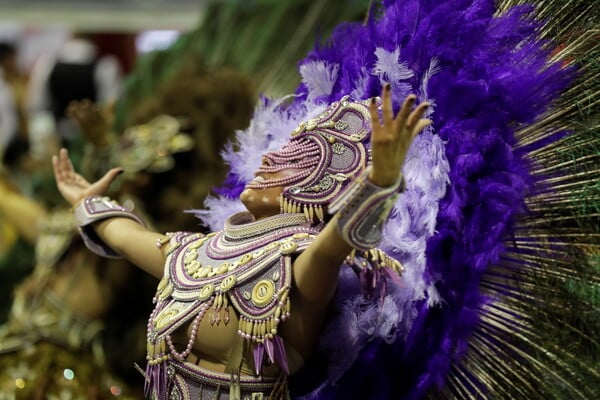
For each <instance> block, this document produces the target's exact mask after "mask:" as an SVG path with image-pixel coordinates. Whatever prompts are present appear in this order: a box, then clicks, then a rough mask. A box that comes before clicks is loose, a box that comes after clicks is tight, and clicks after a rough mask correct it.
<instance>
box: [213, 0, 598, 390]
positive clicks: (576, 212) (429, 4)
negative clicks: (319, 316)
mask: <svg viewBox="0 0 600 400" xmlns="http://www.w3.org/2000/svg"><path fill="white" fill-rule="evenodd" d="M513 3H516V2H514V1H512V2H511V1H508V0H507V1H504V2H500V4H499V8H497V7H496V5H495V4H494V1H492V0H444V1H439V0H396V1H391V0H388V1H384V2H383V4H381V5H380V6H378V7H376V8H375V9H374V10H373V12H372V13H371V18H370V19H369V20H368V22H367V23H366V24H364V25H361V24H344V25H341V26H339V27H338V29H337V30H335V31H334V33H333V35H332V38H331V39H330V41H329V42H328V43H327V44H326V45H324V46H317V47H316V48H315V49H314V50H313V51H312V52H311V53H310V54H309V55H308V56H307V57H306V58H305V59H304V60H302V61H301V62H300V63H299V71H300V74H301V76H302V84H301V85H300V87H299V88H298V90H297V92H296V95H295V96H294V97H292V98H290V99H281V100H274V101H271V100H268V99H265V100H264V101H263V102H262V103H261V105H260V106H259V108H258V109H257V111H256V113H255V117H254V119H253V121H252V123H251V126H250V128H249V129H248V130H247V131H246V132H245V133H243V134H242V135H239V150H234V148H233V146H232V147H230V148H229V149H228V151H226V153H225V154H224V156H225V159H226V161H228V162H229V164H230V166H231V171H230V174H229V177H228V180H227V182H226V184H225V186H223V187H222V188H221V189H220V193H221V198H212V199H209V201H207V203H206V204H207V206H208V207H209V208H210V212H207V213H205V214H203V217H204V218H205V220H206V221H207V222H208V223H209V224H211V225H212V227H213V228H214V229H217V228H219V227H220V224H221V221H222V219H223V217H224V216H225V214H229V213H231V212H232V209H235V207H241V206H240V205H239V203H237V202H236V201H235V200H232V199H233V198H234V197H235V196H236V195H237V193H239V190H240V187H241V186H243V184H244V183H245V182H247V181H248V180H249V179H251V176H249V171H253V170H255V169H256V168H255V167H258V165H259V164H260V155H261V154H262V153H264V152H265V151H268V150H272V149H275V148H278V147H280V145H281V144H282V143H283V142H284V141H285V140H286V139H287V137H288V135H289V133H290V132H291V131H292V130H293V129H294V128H295V127H296V125H298V123H299V122H301V121H303V120H305V119H308V118H311V117H313V116H315V115H318V114H319V113H320V112H321V111H322V110H323V108H324V107H325V105H326V104H328V103H331V102H333V101H336V100H339V99H340V98H341V97H342V96H344V95H349V96H350V97H351V98H352V99H354V100H362V99H366V98H369V97H372V96H376V95H378V94H379V93H380V91H381V88H382V86H383V84H384V83H387V82H389V83H390V84H391V86H392V91H393V100H394V104H395V106H396V107H398V105H399V103H400V101H402V100H403V98H404V97H405V96H406V95H407V94H409V93H415V94H416V95H417V97H418V99H419V101H428V102H430V103H431V104H432V107H430V110H429V114H428V117H429V118H430V119H432V121H433V125H432V127H430V128H428V129H426V130H425V131H424V132H423V133H422V134H421V135H419V136H418V137H417V139H416V140H415V143H414V145H413V147H412V148H411V150H410V152H409V154H408V158H407V160H406V163H405V166H404V169H403V173H404V176H405V178H406V181H407V189H406V191H405V193H404V194H403V195H402V196H400V198H399V200H398V202H397V204H396V205H395V208H394V210H393V212H392V215H391V218H390V220H389V222H388V224H387V227H386V230H385V234H384V237H385V240H384V242H383V243H382V246H381V247H382V248H383V249H384V250H385V251H386V252H387V253H388V254H391V255H393V256H394V257H395V258H396V259H397V260H398V261H400V262H401V263H402V264H403V265H404V267H405V273H404V275H403V283H402V284H401V285H397V286H394V287H391V288H388V291H387V294H386V295H385V296H383V297H381V298H372V297H369V296H368V295H365V294H364V293H363V292H362V291H361V290H360V285H359V283H358V282H357V281H356V277H355V276H354V275H353V274H352V273H351V272H350V271H348V269H343V270H342V272H341V274H340V284H339V290H338V293H337V296H336V299H335V301H334V304H333V306H332V308H333V310H332V314H331V316H330V318H329V320H328V323H327V325H326V327H325V328H324V331H323V335H322V338H321V341H320V344H319V349H318V351H317V353H316V356H315V360H312V362H309V364H308V366H307V368H306V369H305V373H304V374H302V373H301V374H300V375H299V376H297V377H295V378H297V379H295V381H294V382H292V383H293V385H292V388H293V393H294V396H295V397H302V398H306V399H351V398H352V399H358V398H360V399H388V398H393V399H421V398H423V397H425V396H427V395H431V396H433V397H439V398H489V399H496V398H536V397H542V398H564V397H567V398H594V397H596V396H597V395H598V393H596V391H597V390H598V389H597V385H594V382H597V381H598V376H599V373H598V363H597V357H598V356H597V354H598V351H597V349H598V343H597V337H598V335H597V328H598V318H597V316H598V312H597V311H598V300H597V293H598V292H597V290H598V285H597V283H598V278H597V272H596V273H594V269H593V263H592V262H593V258H592V256H591V255H592V254H598V243H599V240H598V239H599V238H598V235H597V232H596V229H597V227H598V218H597V217H598V215H599V214H598V211H597V210H598V208H597V204H598V199H599V198H600V197H599V196H598V185H597V183H596V179H597V176H598V173H599V172H598V165H600V163H599V162H598V161H600V160H598V158H599V152H598V150H597V149H598V137H597V126H598V125H597V120H595V121H596V122H594V118H596V117H597V115H598V114H597V111H598V96H599V95H598V83H597V82H598V79H592V78H593V76H594V75H593V71H594V68H596V69H595V71H597V66H596V67H594V64H593V63H592V62H591V61H593V60H594V57H593V56H592V57H587V58H586V57H581V56H582V55H583V54H588V55H590V56H591V55H593V54H596V55H597V54H598V49H597V47H596V46H597V44H596V42H598V41H597V40H595V41H594V39H595V38H596V39H597V36H594V35H597V33H593V32H592V31H591V30H589V29H587V28H586V25H585V23H587V22H588V21H587V20H585V19H584V17H583V16H584V15H586V14H585V13H583V11H584V8H585V7H587V5H586V4H585V2H584V1H575V0H572V1H566V0H564V1H562V2H559V3H560V7H559V6H556V7H554V6H543V5H540V7H539V8H536V7H535V5H515V4H513ZM544 4H546V3H544ZM561 10H578V12H579V13H581V14H579V13H577V14H575V16H574V17H573V18H571V19H569V18H567V17H565V19H563V18H562V17H561V18H559V19H557V20H556V22H555V21H554V20H553V16H554V15H557V16H559V14H560V12H562V11H561ZM536 16H539V17H540V18H541V19H540V18H536ZM577 16H579V17H578V18H575V17H577ZM543 21H546V22H543ZM564 21H575V22H574V23H573V24H571V25H570V26H567V27H566V28H565V27H564V26H565V25H564V24H563V25H561V24H562V22H564ZM554 24H556V25H554ZM559 26H562V28H560V29H558V27H559ZM578 27H579V28H578ZM551 39H552V40H551ZM595 59H596V61H597V56H596V58H595ZM577 101H578V102H577ZM582 115H583V116H582ZM585 116H587V117H585ZM586 118H587V119H586ZM596 271H597V270H596ZM559 334H560V335H559ZM567 337H574V338H575V339H574V340H573V342H572V343H570V344H569V345H566V343H565V341H564V339H565V338H567ZM590 347H591V349H595V350H596V351H589V350H588V352H587V354H586V353H585V352H584V351H582V350H584V349H585V348H590Z"/></svg>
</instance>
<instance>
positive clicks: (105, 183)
mask: <svg viewBox="0 0 600 400" xmlns="http://www.w3.org/2000/svg"><path fill="white" fill-rule="evenodd" d="M122 172H123V168H111V169H110V170H109V171H108V172H107V173H106V174H104V176H103V177H102V178H100V179H99V180H98V182H96V185H98V187H99V188H100V189H101V191H103V192H104V191H105V190H106V189H108V187H109V186H110V184H111V182H112V181H113V180H114V179H115V178H116V177H117V176H118V175H119V174H121V173H122Z"/></svg>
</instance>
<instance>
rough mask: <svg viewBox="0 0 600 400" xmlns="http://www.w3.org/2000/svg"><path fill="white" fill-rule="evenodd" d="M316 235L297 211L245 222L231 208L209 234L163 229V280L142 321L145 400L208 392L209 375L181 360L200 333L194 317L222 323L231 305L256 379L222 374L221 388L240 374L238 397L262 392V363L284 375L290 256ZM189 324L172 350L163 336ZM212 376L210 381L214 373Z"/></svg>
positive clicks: (267, 385) (265, 389)
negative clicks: (282, 331) (281, 329)
mask: <svg viewBox="0 0 600 400" xmlns="http://www.w3.org/2000/svg"><path fill="white" fill-rule="evenodd" d="M317 233H318V230H317V229H316V228H314V227H310V226H308V225H307V224H306V219H305V218H304V216H303V215H302V214H281V215H276V216H273V217H270V218H266V219H264V220H260V221H253V219H252V216H251V215H250V214H249V213H239V214H236V215H234V216H232V217H231V218H230V219H229V220H228V221H227V223H226V225H225V228H224V230H222V231H219V232H216V233H211V234H209V235H206V236H204V235H201V234H196V233H194V234H191V233H175V234H171V235H170V242H169V243H168V245H167V247H166V249H165V252H166V254H167V259H166V265H165V271H164V277H163V279H162V280H161V282H160V283H159V285H158V289H157V293H156V297H155V298H154V301H155V302H156V307H155V309H154V311H153V312H152V314H151V316H150V320H149V323H148V357H147V358H148V367H147V371H146V372H147V383H148V389H149V390H148V391H149V392H151V393H152V395H153V397H155V398H159V399H163V398H167V397H166V396H167V393H169V395H170V396H171V397H172V398H197V397H198V396H199V395H202V394H204V395H207V394H210V395H212V396H214V395H215V394H214V393H212V392H211V393H205V392H203V389H202V387H203V386H206V385H207V379H208V378H207V377H206V374H210V373H209V372H208V371H198V369H197V367H196V366H195V365H194V364H191V363H186V360H185V359H186V357H187V355H189V354H190V351H191V349H192V345H193V343H194V341H195V339H196V338H195V336H196V335H202V332H201V331H198V325H199V323H200V321H201V320H203V319H207V318H208V319H209V320H210V322H211V325H218V324H221V323H222V324H228V323H230V319H231V320H234V318H230V317H231V316H230V315H229V310H231V309H233V310H234V312H235V313H236V317H237V318H235V320H236V321H237V323H238V326H237V333H238V335H239V337H240V338H241V341H243V342H245V343H244V345H246V346H248V345H250V347H251V349H252V354H253V358H254V360H253V367H254V372H255V374H256V377H248V376H242V377H241V378H236V377H233V378H232V379H233V380H234V382H230V379H229V377H228V376H227V375H225V376H221V379H222V380H223V379H224V378H227V379H226V381H225V382H221V383H222V386H225V387H226V389H227V392H228V393H229V392H230V391H231V390H233V391H235V385H236V382H235V380H236V379H241V394H242V395H246V394H247V395H249V396H250V395H252V393H254V396H255V397H254V398H258V397H256V396H257V395H258V394H259V393H260V395H261V396H263V395H264V394H265V393H269V391H270V389H271V388H272V387H273V384H274V382H273V381H272V380H269V379H268V378H265V379H261V377H260V376H261V371H262V368H263V361H265V362H266V363H274V364H277V365H278V366H279V367H280V368H281V369H282V370H284V371H286V372H289V367H290V366H288V363H287V357H286V351H285V347H284V343H283V341H282V339H281V338H280V336H279V335H278V326H279V323H280V322H281V321H282V320H285V319H286V318H287V317H288V316H289V311H290V303H289V297H288V295H289V290H290V287H291V279H292V270H291V269H292V257H293V256H294V255H297V254H298V253H300V252H302V251H303V250H304V249H306V247H307V246H308V245H309V244H310V243H311V242H312V240H313V239H314V237H315V235H316V234H317ZM230 305H231V307H229V306H230ZM189 323H191V328H190V331H191V333H190V334H189V342H188V346H187V347H186V348H185V349H184V350H183V351H182V352H180V351H181V349H176V348H175V346H174V345H173V340H172V336H171V335H172V334H173V333H174V332H175V331H176V330H177V329H178V328H180V327H182V326H183V325H184V324H189ZM178 350H179V351H178ZM231 357H234V356H233V355H232V356H231ZM186 368H187V370H186ZM234 369H235V367H234ZM194 371H196V373H194ZM238 372H239V370H238ZM212 375H213V378H216V376H217V375H218V374H214V373H213V374H212ZM230 386H234V388H233V389H231V388H230ZM212 390H213V391H214V390H215V388H214V387H213V389H212ZM233 391H232V393H233ZM231 396H232V397H235V395H234V394H232V395H231ZM211 398H212V397H211ZM218 398H221V397H218ZM225 398H226V397H225ZM244 398H245V397H244ZM249 398H253V397H249ZM261 398H263V397H261Z"/></svg>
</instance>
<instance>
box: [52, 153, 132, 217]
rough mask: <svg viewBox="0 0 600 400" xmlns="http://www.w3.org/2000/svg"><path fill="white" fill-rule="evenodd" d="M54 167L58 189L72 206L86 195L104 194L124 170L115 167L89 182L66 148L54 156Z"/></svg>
mask: <svg viewBox="0 0 600 400" xmlns="http://www.w3.org/2000/svg"><path fill="white" fill-rule="evenodd" d="M52 167H53V168H54V177H55V179H56V186H57V187H58V191H59V192H60V194H61V195H62V196H63V197H64V199H65V200H66V201H67V202H68V203H69V204H70V205H71V206H74V205H76V204H77V203H78V202H79V201H80V200H82V199H84V198H85V197H88V196H92V195H103V194H104V193H105V192H106V190H107V189H108V187H109V186H110V183H111V182H112V181H113V179H115V177H116V176H117V175H119V174H120V173H121V172H123V169H122V168H113V169H111V170H109V171H108V172H107V173H106V174H105V175H104V176H103V177H102V178H100V179H99V180H97V181H96V182H93V183H89V182H88V181H87V180H86V179H85V178H84V177H82V176H81V175H79V174H78V173H77V172H76V171H75V169H74V168H73V163H72V162H71V160H70V159H69V153H68V152H67V149H64V148H63V149H61V150H60V153H59V155H58V156H52Z"/></svg>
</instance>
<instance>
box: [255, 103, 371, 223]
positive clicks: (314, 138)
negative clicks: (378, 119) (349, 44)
mask: <svg viewBox="0 0 600 400" xmlns="http://www.w3.org/2000/svg"><path fill="white" fill-rule="evenodd" d="M369 101H370V100H369ZM369 101H362V102H353V101H350V100H348V97H347V96H346V97H343V98H342V99H341V100H340V101H337V102H334V103H332V104H331V105H330V106H329V107H328V108H327V109H326V110H325V111H324V112H323V113H321V114H319V115H318V116H317V117H315V118H311V119H309V120H307V121H305V122H303V123H301V124H300V125H299V126H298V127H297V128H296V129H295V130H294V131H293V132H292V133H291V136H292V138H291V139H290V140H289V141H288V142H287V143H286V144H285V145H284V146H283V147H282V148H281V149H280V150H278V151H274V152H269V153H266V154H265V155H264V159H265V162H264V163H263V165H262V166H261V167H260V168H259V169H258V171H257V175H260V174H261V173H276V172H279V171H281V170H284V169H290V168H292V169H297V171H298V172H296V173H295V174H293V175H292V176H288V177H286V178H281V179H270V180H268V181H262V180H260V179H258V180H253V181H252V182H250V183H249V184H248V186H247V187H248V188H253V189H264V188H267V187H275V186H283V188H284V189H283V194H282V198H281V209H282V211H283V212H290V213H304V215H305V216H306V218H307V220H309V221H314V220H315V218H316V219H318V220H319V221H323V220H324V219H325V217H324V210H325V209H326V207H327V205H329V204H330V203H331V202H332V201H333V200H334V199H336V198H337V197H338V196H339V195H340V194H341V191H342V189H343V188H344V187H345V186H346V185H347V184H348V183H349V182H350V181H351V180H352V179H353V178H354V177H356V176H358V175H359V174H360V173H361V172H362V171H363V170H364V169H365V168H366V166H367V164H368V162H369V161H370V150H369V146H370V135H371V121H370V119H371V117H370V114H369V108H368V102H369ZM377 102H378V103H377V104H378V105H379V104H380V101H379V99H377Z"/></svg>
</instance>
